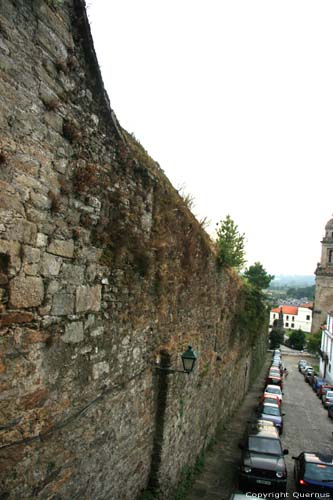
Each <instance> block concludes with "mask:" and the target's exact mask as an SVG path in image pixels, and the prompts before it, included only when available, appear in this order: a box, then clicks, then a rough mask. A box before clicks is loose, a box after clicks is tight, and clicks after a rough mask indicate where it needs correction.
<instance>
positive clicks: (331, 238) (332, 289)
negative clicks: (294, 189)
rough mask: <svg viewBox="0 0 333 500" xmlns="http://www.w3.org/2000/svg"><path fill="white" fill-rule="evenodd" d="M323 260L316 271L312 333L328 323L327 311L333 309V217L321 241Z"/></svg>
mask: <svg viewBox="0 0 333 500" xmlns="http://www.w3.org/2000/svg"><path fill="white" fill-rule="evenodd" d="M321 244H322V251H321V260H320V262H319V263H318V265H317V269H316V271H315V275H316V291H315V303H314V311H313V321H312V329H311V331H312V333H315V332H317V331H318V330H319V329H320V326H321V325H322V324H323V323H326V317H327V312H328V311H331V310H332V309H333V218H332V219H330V220H329V221H328V223H327V224H326V226H325V235H324V238H323V240H322V242H321Z"/></svg>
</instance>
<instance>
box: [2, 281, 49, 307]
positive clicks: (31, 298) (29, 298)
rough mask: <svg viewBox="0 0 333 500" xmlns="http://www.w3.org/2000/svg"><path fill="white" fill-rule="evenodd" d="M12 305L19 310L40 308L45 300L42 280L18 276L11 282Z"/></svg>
mask: <svg viewBox="0 0 333 500" xmlns="http://www.w3.org/2000/svg"><path fill="white" fill-rule="evenodd" d="M9 290H10V305H11V307H14V308H17V309H20V308H22V309H25V308H28V307H36V306H39V305H40V304H41V303H42V302H43V299H44V284H43V280H42V279H41V278H36V277H30V276H29V277H24V276H18V277H17V278H14V279H13V280H12V281H11V282H10V287H9Z"/></svg>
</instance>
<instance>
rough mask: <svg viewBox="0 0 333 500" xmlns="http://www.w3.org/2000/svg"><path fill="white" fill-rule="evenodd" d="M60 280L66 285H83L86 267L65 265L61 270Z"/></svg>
mask: <svg viewBox="0 0 333 500" xmlns="http://www.w3.org/2000/svg"><path fill="white" fill-rule="evenodd" d="M60 278H61V280H63V281H64V282H65V283H74V284H76V285H79V284H80V283H83V278H84V267H83V266H75V265H73V264H68V263H64V264H63V266H62V269H61V275H60Z"/></svg>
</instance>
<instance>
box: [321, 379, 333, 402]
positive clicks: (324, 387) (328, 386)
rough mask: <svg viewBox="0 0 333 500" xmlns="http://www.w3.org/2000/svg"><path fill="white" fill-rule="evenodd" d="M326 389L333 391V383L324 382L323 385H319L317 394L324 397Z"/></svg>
mask: <svg viewBox="0 0 333 500" xmlns="http://www.w3.org/2000/svg"><path fill="white" fill-rule="evenodd" d="M326 391H333V385H331V384H327V383H326V384H324V385H322V386H321V387H319V389H318V391H317V396H318V397H319V398H320V399H322V398H323V395H324V394H325V392H326Z"/></svg>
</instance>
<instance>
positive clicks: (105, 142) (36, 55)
mask: <svg viewBox="0 0 333 500" xmlns="http://www.w3.org/2000/svg"><path fill="white" fill-rule="evenodd" d="M0 53H1V57H0V109H1V115H0V116H1V122H0V128H1V134H0V193H1V194H0V298H1V305H0V307H1V311H0V313H1V316H0V334H1V335H0V340H1V348H0V374H1V382H0V387H1V408H0V410H1V411H0V419H1V423H0V436H1V443H0V485H1V495H0V496H1V498H8V499H26V498H35V497H36V498H41V499H48V498H52V499H63V498H66V499H67V498H70V499H75V498H85V499H92V498H93V499H94V500H98V499H104V500H111V499H114V500H119V499H122V500H130V499H135V498H137V497H138V496H139V495H140V493H141V492H142V491H143V490H144V489H145V488H147V486H148V484H149V482H150V481H151V477H152V470H153V469H154V466H155V465H156V463H155V462H153V463H152V456H153V452H154V449H155V448H156V442H157V441H158V440H157V439H156V436H157V434H158V429H159V422H158V418H157V417H158V415H159V414H160V413H159V412H161V408H160V407H159V404H160V402H159V390H158V389H159V387H160V377H161V373H160V371H158V370H156V369H155V367H154V365H155V361H156V358H157V356H158V355H159V353H160V352H165V351H167V352H168V353H169V355H170V356H171V362H172V366H173V367H179V356H178V355H179V353H181V352H182V351H183V350H185V349H186V347H187V345H188V344H189V343H191V344H192V345H193V347H194V349H195V350H196V351H197V353H198V362H197V366H196V369H195V371H194V373H193V374H191V375H184V374H180V373H174V374H170V375H166V377H167V381H168V382H167V394H166V404H165V411H164V412H163V416H162V417H163V429H162V430H163V432H162V433H160V436H161V440H162V441H161V442H160V443H159V444H160V446H159V457H158V463H159V467H157V469H156V467H155V479H156V480H157V483H158V487H159V488H160V490H161V495H162V496H163V497H164V498H172V495H173V492H174V491H175V489H176V487H177V483H178V482H179V480H180V479H181V475H182V470H183V468H184V466H185V465H187V466H191V465H193V464H194V462H195V460H196V457H197V455H198V454H199V453H200V451H201V450H202V449H203V448H204V447H205V445H207V443H208V442H209V440H210V439H211V437H212V436H213V434H214V431H215V429H216V427H217V425H218V423H219V422H223V421H225V420H226V419H227V418H229V416H230V415H231V414H232V412H233V410H234V409H235V408H236V406H237V405H238V404H239V401H240V400H241V399H242V397H243V394H244V392H245V391H246V389H247V385H248V383H249V380H250V377H251V373H253V366H252V365H253V364H256V365H259V364H260V362H261V359H262V356H263V352H264V350H265V348H266V336H265V334H263V333H261V334H260V332H258V337H257V338H250V336H246V333H245V334H244V331H242V330H241V329H239V328H238V322H237V318H238V317H239V315H240V314H241V313H242V310H243V309H244V300H243V298H242V283H241V281H240V280H239V279H238V277H237V276H236V275H234V274H233V273H232V272H223V271H221V270H219V269H217V267H216V259H215V254H214V248H213V246H212V244H211V242H210V240H209V238H208V237H207V235H206V234H205V232H204V231H203V230H202V228H201V227H200V225H199V224H198V222H197V221H196V220H195V218H194V217H193V216H192V214H191V213H190V212H189V210H188V208H187V206H186V204H185V203H184V201H183V200H182V199H181V198H180V197H179V195H178V193H177V192H176V191H175V190H174V189H173V187H172V186H171V185H170V183H169V181H168V180H167V179H166V178H165V176H164V175H163V172H161V170H160V169H159V167H158V165H157V164H156V163H155V162H154V161H153V160H151V159H150V158H149V157H148V155H147V154H146V152H145V150H144V149H143V148H142V146H141V145H140V144H139V143H138V142H137V141H136V140H135V139H134V138H133V137H131V136H130V135H129V134H127V133H126V132H125V131H124V130H122V128H121V127H120V125H119V123H118V122H117V119H116V117H115V115H114V113H113V112H112V110H111V108H110V104H109V101H108V98H107V96H106V94H105V91H104V87H103V83H102V80H101V76H100V72H99V69H98V65H97V61H96V56H95V53H94V49H93V44H92V40H91V35H90V31H89V27H88V24H87V19H86V13H85V9H84V5H83V3H82V1H81V0H75V1H74V0H65V1H56V0H48V1H44V0H5V1H4V2H2V4H1V10H0ZM263 331H264V330H263ZM160 430H161V429H160ZM155 458H156V457H155Z"/></svg>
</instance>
